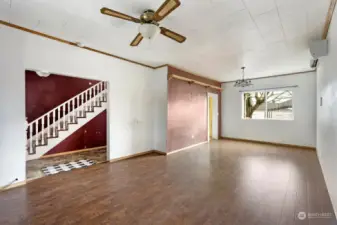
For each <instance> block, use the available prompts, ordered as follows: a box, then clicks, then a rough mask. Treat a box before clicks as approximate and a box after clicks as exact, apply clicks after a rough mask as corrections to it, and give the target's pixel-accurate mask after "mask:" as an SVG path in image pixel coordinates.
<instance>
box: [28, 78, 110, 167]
mask: <svg viewBox="0 0 337 225" xmlns="http://www.w3.org/2000/svg"><path fill="white" fill-rule="evenodd" d="M107 94H108V92H107V83H106V82H100V83H97V84H96V85H94V86H92V87H90V88H88V89H87V90H85V91H83V92H81V93H80V94H78V95H76V96H75V97H73V98H71V99H69V100H67V101H66V102H64V103H62V104H61V105H58V106H57V107H55V108H54V109H52V110H50V111H49V112H47V113H45V114H44V115H42V116H41V117H39V118H37V119H36V120H34V121H33V122H31V123H29V124H28V126H27V147H26V149H27V154H26V159H27V161H28V160H33V159H38V158H40V157H41V156H43V155H44V154H45V153H47V152H48V151H49V150H51V149H52V148H53V147H55V146H56V145H57V144H59V143H60V142H61V141H63V140H64V139H66V138H67V137H69V136H70V135H71V134H72V133H74V132H75V131H76V130H78V129H79V128H81V127H82V126H83V125H84V124H86V123H87V122H89V121H90V120H91V119H93V118H94V117H95V116H97V115H98V114H100V113H101V112H103V111H104V110H105V109H106V107H107Z"/></svg>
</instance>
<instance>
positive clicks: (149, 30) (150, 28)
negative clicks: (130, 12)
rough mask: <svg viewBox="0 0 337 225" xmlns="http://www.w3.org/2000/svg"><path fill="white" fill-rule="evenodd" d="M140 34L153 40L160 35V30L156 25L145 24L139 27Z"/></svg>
mask: <svg viewBox="0 0 337 225" xmlns="http://www.w3.org/2000/svg"><path fill="white" fill-rule="evenodd" d="M139 33H141V34H142V36H143V37H144V38H146V39H150V40H152V39H153V38H155V37H156V36H157V35H158V34H159V33H160V28H159V27H158V26H157V25H156V24H152V23H143V24H141V25H140V26H139Z"/></svg>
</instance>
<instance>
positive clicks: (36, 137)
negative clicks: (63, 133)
mask: <svg viewBox="0 0 337 225" xmlns="http://www.w3.org/2000/svg"><path fill="white" fill-rule="evenodd" d="M37 123H38V121H36V122H35V147H36V146H37V144H38V143H37V142H38V126H37V125H38V124H37Z"/></svg>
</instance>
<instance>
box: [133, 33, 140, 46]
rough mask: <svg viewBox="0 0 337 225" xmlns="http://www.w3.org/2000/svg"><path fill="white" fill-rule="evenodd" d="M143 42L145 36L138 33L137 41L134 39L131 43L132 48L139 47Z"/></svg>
mask: <svg viewBox="0 0 337 225" xmlns="http://www.w3.org/2000/svg"><path fill="white" fill-rule="evenodd" d="M142 40H143V36H142V35H141V34H140V33H138V34H137V36H136V37H135V39H133V41H132V42H131V44H130V45H131V46H132V47H135V46H138V45H139V43H140V42H141V41H142Z"/></svg>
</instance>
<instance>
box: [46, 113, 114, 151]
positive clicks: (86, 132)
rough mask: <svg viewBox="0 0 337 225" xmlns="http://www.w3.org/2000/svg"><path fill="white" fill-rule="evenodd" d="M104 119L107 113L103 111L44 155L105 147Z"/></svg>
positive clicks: (105, 121) (105, 126)
mask: <svg viewBox="0 0 337 225" xmlns="http://www.w3.org/2000/svg"><path fill="white" fill-rule="evenodd" d="M106 117H107V113H106V110H104V111H103V112H101V113H100V114H99V115H97V116H96V117H95V118H94V119H92V120H90V121H89V122H88V123H87V124H85V125H84V126H83V127H81V128H80V129H78V130H77V131H75V132H74V133H73V134H72V135H70V136H69V137H67V138H66V139H65V140H63V141H62V142H61V143H59V144H58V145H57V146H55V147H54V148H52V149H51V150H50V151H49V152H47V153H46V154H45V155H51V154H56V153H61V152H69V151H74V150H82V149H86V148H94V147H100V146H106V135H107V133H106V130H107V120H106ZM70 126H71V125H70Z"/></svg>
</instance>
